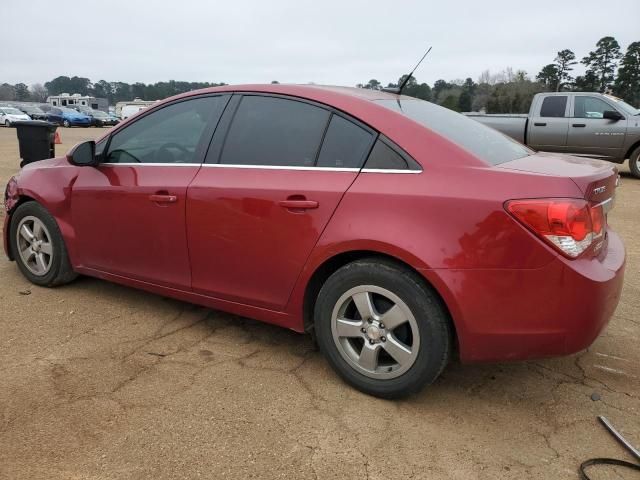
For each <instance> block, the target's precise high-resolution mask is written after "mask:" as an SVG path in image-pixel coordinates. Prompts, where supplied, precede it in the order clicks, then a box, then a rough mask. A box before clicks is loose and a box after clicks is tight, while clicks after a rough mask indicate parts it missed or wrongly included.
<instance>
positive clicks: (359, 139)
mask: <svg viewBox="0 0 640 480" xmlns="http://www.w3.org/2000/svg"><path fill="white" fill-rule="evenodd" d="M372 140H373V135H372V134H371V133H369V132H368V131H367V130H365V129H364V128H362V127H359V126H358V125H356V124H355V123H353V122H350V121H349V120H346V119H344V118H342V117H341V116H339V115H335V114H334V115H332V116H331V122H330V123H329V128H327V133H326V134H325V136H324V142H322V148H321V150H320V156H319V157H318V163H317V166H318V167H337V168H360V167H361V166H362V164H363V163H364V159H365V156H366V155H367V153H368V152H369V148H370V147H371V142H372Z"/></svg>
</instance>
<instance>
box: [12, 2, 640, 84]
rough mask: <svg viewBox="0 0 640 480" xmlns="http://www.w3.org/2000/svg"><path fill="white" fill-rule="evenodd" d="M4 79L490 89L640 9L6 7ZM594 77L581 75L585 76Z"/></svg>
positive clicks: (613, 5)
mask: <svg viewBox="0 0 640 480" xmlns="http://www.w3.org/2000/svg"><path fill="white" fill-rule="evenodd" d="M0 19H1V21H0V24H1V25H2V39H3V40H2V43H1V44H0V45H1V46H0V83H4V82H7V83H11V84H14V83H18V82H23V83H26V84H28V85H30V84H33V83H44V82H46V81H48V80H51V79H53V78H55V77H57V76H59V75H67V76H74V75H77V76H80V77H88V78H90V79H91V80H92V81H98V80H103V79H104V80H107V81H124V82H127V83H134V82H144V83H154V82H157V81H166V80H172V79H173V80H185V81H209V82H225V83H231V84H238V83H268V82H271V81H272V80H278V81H280V82H281V83H309V82H314V83H318V84H331V85H355V84H357V83H366V82H367V81H368V80H369V79H371V78H375V79H377V80H379V81H381V82H382V83H383V84H385V85H386V84H387V83H388V82H395V81H397V79H398V77H400V75H402V74H403V73H407V72H408V71H410V69H411V68H412V67H413V66H414V65H415V63H416V62H417V61H418V60H419V59H420V57H421V56H422V54H423V53H424V52H425V51H426V49H427V48H428V47H429V46H433V50H432V51H431V53H430V54H429V56H428V57H427V59H426V60H425V61H424V63H423V64H422V66H421V67H420V68H419V69H418V70H417V71H416V73H415V76H416V78H417V79H418V81H420V82H427V83H429V84H430V85H432V84H433V82H434V81H435V80H437V79H440V78H443V79H445V80H454V79H464V78H466V77H471V78H473V79H474V80H477V78H478V76H479V75H480V73H481V72H482V71H484V70H487V69H489V70H490V71H491V72H492V73H498V72H500V71H502V70H504V69H505V68H506V67H512V68H513V69H514V70H525V71H526V72H527V73H528V74H529V75H530V76H531V77H532V78H533V77H535V75H536V74H537V73H538V71H539V70H540V68H541V67H542V66H544V65H546V64H548V63H551V62H552V61H553V59H554V57H555V55H556V52H557V51H558V50H562V49H565V48H569V49H571V50H573V51H574V52H575V54H576V56H577V57H578V59H581V58H582V57H583V56H585V55H587V54H588V53H589V51H590V50H593V49H594V48H595V44H596V42H597V41H598V40H599V39H600V38H602V37H603V36H607V35H610V36H614V37H615V38H616V39H617V40H618V42H619V43H620V46H621V47H622V50H623V52H624V50H626V47H627V45H628V44H629V43H631V42H634V41H640V30H639V29H638V20H639V19H640V0H607V1H606V2H603V1H602V0H598V1H596V0H578V1H575V0H554V1H549V0H536V1H535V2H530V1H529V2H524V1H518V0H508V1H506V0H475V1H472V0H456V1H446V0H440V1H437V2H434V1H428V0H422V1H409V0H407V1H403V0H396V1H394V0H386V1H377V0H369V1H354V0H316V1H313V2H311V1H306V0H269V1H246V0H233V1H228V0H227V1H224V2H223V1H207V0H200V1H195V0H179V1H176V0H147V1H142V0H102V1H94V0H59V1H57V2H52V1H51V0H0ZM581 71H582V68H580V66H576V73H581Z"/></svg>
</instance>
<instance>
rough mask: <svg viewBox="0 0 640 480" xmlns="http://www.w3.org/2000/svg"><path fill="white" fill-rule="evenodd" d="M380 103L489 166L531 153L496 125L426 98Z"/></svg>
mask: <svg viewBox="0 0 640 480" xmlns="http://www.w3.org/2000/svg"><path fill="white" fill-rule="evenodd" d="M377 102H378V103H379V104H381V105H383V106H385V107H387V108H389V109H390V110H394V111H396V112H399V113H402V114H403V115H405V116H406V117H408V118H410V119H412V120H414V121H416V122H418V123H420V124H422V125H424V126H425V127H427V128H428V129H429V130H431V131H433V132H435V133H437V134H439V135H441V136H443V137H444V138H446V139H447V140H449V141H451V142H452V143H455V144H456V145H458V146H459V147H461V148H463V149H464V150H466V151H468V152H469V153H471V154H472V155H474V156H475V157H477V158H479V159H480V160H483V161H485V162H486V163H488V164H489V165H499V164H501V163H505V162H510V161H511V160H516V159H518V158H522V157H526V156H528V155H531V153H532V151H531V150H530V149H529V148H527V147H526V146H524V145H522V144H521V143H518V142H516V141H515V140H513V139H512V138H510V137H507V136H506V135H504V134H502V133H500V132H498V131H497V130H494V129H493V128H490V127H487V126H486V125H483V124H481V123H479V122H476V121H475V120H471V119H470V118H467V117H465V116H464V115H461V114H459V113H456V112H454V111H453V110H449V109H447V108H444V107H440V106H439V105H435V104H433V103H430V102H425V101H424V100H417V99H404V98H402V99H399V100H386V99H385V100H377ZM367 167H368V166H367Z"/></svg>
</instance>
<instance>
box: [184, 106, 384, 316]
mask: <svg viewBox="0 0 640 480" xmlns="http://www.w3.org/2000/svg"><path fill="white" fill-rule="evenodd" d="M227 125H228V127H227ZM323 138H324V141H323ZM374 139H375V134H374V132H373V131H371V130H370V129H368V128H367V127H365V126H364V125H362V124H359V123H357V122H356V121H355V120H353V119H350V118H346V117H345V116H342V115H341V114H339V113H337V112H333V111H331V110H330V109H328V108H324V107H322V106H319V105H316V104H312V103H307V102H304V101H302V100H297V99H292V98H284V97H278V96H264V95H243V96H234V99H233V100H232V102H231V103H230V105H229V107H228V108H227V111H226V112H225V116H224V117H223V119H222V120H221V122H220V126H219V128H218V130H217V131H216V134H215V136H214V140H213V145H212V148H210V150H209V153H208V155H207V160H206V162H205V164H204V165H203V167H202V169H201V170H200V171H199V172H198V175H197V176H196V178H195V179H194V181H193V182H192V184H191V185H190V186H189V189H188V191H187V235H188V242H189V252H190V255H191V269H192V285H193V290H194V291H196V292H199V293H203V294H206V295H210V296H214V297H217V298H221V299H225V300H230V301H234V302H239V303H244V304H249V305H254V306H259V307H263V308H267V309H271V310H277V311H280V310H282V309H283V308H284V307H285V305H286V304H287V301H288V298H289V295H290V294H291V291H292V289H293V287H294V284H295V281H296V279H297V277H298V274H299V273H300V271H301V269H302V267H303V266H304V264H305V261H306V260H307V258H308V256H309V254H310V253H311V250H312V249H313V247H314V246H315V244H316V242H317V241H318V238H319V236H320V234H321V233H322V231H323V229H324V228H325V226H326V225H327V222H328V221H329V219H330V218H331V215H332V214H333V212H334V211H335V209H336V207H337V206H338V204H339V202H340V200H341V199H342V196H343V194H344V193H345V191H346V190H347V189H348V188H349V186H350V185H351V184H352V183H353V181H354V180H355V178H356V176H357V175H358V172H359V169H360V168H361V166H362V164H363V162H364V159H365V158H366V155H367V154H368V152H369V150H370V149H371V146H372V144H373V141H374Z"/></svg>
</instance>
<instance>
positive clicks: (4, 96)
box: [0, 83, 16, 100]
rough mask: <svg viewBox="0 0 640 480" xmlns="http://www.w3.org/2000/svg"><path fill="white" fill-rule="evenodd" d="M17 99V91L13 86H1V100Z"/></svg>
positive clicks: (5, 84)
mask: <svg viewBox="0 0 640 480" xmlns="http://www.w3.org/2000/svg"><path fill="white" fill-rule="evenodd" d="M15 99H16V90H15V88H13V85H9V84H8V83H3V84H2V85H0V100H15Z"/></svg>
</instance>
